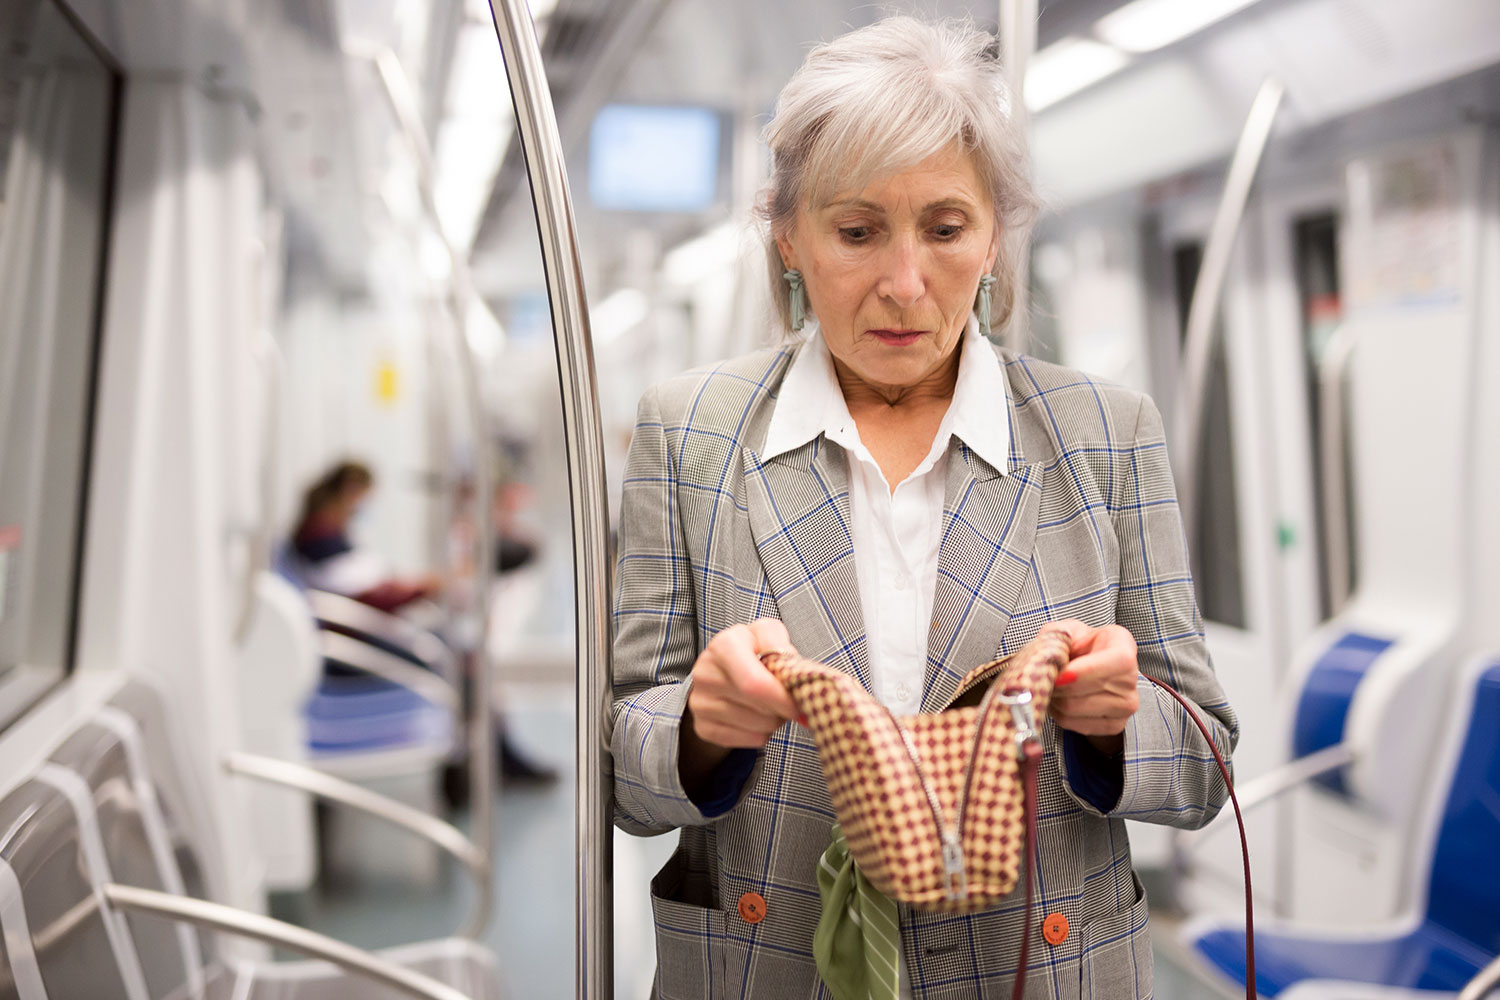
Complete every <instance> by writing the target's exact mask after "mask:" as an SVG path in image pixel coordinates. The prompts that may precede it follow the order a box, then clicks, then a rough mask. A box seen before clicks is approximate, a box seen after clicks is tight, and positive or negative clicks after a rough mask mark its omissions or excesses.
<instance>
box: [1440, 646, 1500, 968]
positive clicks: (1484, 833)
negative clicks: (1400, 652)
mask: <svg viewBox="0 0 1500 1000" xmlns="http://www.w3.org/2000/svg"><path fill="white" fill-rule="evenodd" d="M1439 824H1440V825H1439V827H1438V833H1437V843H1436V847H1435V848H1434V850H1433V856H1432V873H1431V876H1430V879H1429V883H1428V894H1427V915H1428V919H1430V920H1431V921H1433V922H1434V923H1436V924H1438V925H1440V926H1441V927H1443V928H1444V929H1445V930H1447V931H1449V932H1451V933H1453V934H1455V935H1457V936H1458V937H1460V938H1462V939H1463V940H1465V941H1468V942H1469V943H1471V944H1473V945H1475V946H1477V947H1478V948H1480V949H1481V950H1483V951H1484V952H1486V953H1487V954H1490V955H1496V954H1500V662H1496V663H1494V664H1493V665H1491V666H1489V667H1487V668H1486V669H1483V670H1482V671H1481V672H1480V673H1479V676H1478V680H1477V682H1475V686H1474V708H1473V713H1472V715H1471V716H1470V718H1469V719H1468V728H1467V732H1466V735H1465V736H1464V737H1463V743H1462V745H1461V747H1460V749H1459V753H1458V758H1457V761H1456V763H1455V765H1454V769H1453V780H1452V782H1451V784H1450V786H1449V790H1448V795H1447V798H1446V800H1445V802H1444V804H1443V812H1442V816H1441V818H1440V820H1439Z"/></svg>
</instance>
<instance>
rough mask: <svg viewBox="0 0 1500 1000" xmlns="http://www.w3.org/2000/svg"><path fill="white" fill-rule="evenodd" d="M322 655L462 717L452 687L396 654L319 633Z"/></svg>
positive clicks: (336, 636)
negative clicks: (394, 685)
mask: <svg viewBox="0 0 1500 1000" xmlns="http://www.w3.org/2000/svg"><path fill="white" fill-rule="evenodd" d="M318 651H319V652H320V653H321V654H322V655H323V657H324V658H325V659H329V660H337V661H338V662H339V663H343V664H347V665H348V666H351V667H353V668H355V669H356V670H361V671H363V672H365V673H367V674H370V675H371V676H372V677H379V678H380V679H381V680H385V681H390V682H391V683H392V684H399V685H400V686H401V687H404V688H408V689H410V690H411V691H414V692H416V693H417V694H419V695H421V696H422V697H423V698H426V699H427V700H428V701H430V702H432V703H433V704H434V705H437V706H438V707H440V708H442V709H444V710H445V711H447V712H448V713H449V714H450V715H453V716H454V717H455V718H456V717H457V716H458V714H459V709H460V705H459V697H458V692H457V691H456V690H454V688H453V686H452V685H451V684H449V683H448V682H447V681H445V680H443V679H442V678H441V677H439V676H438V675H437V674H434V673H432V672H430V671H427V670H423V669H422V668H421V667H419V666H417V665H416V664H415V663H411V662H408V661H407V660H405V659H403V658H401V657H399V656H397V655H396V654H394V653H387V652H386V651H385V650H383V649H377V648H375V647H374V646H371V645H370V644H369V643H367V642H362V641H360V640H359V639H351V638H350V637H349V636H347V635H339V634H338V633H337V632H329V631H326V630H325V631H322V632H319V633H318Z"/></svg>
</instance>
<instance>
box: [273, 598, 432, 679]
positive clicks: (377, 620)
mask: <svg viewBox="0 0 1500 1000" xmlns="http://www.w3.org/2000/svg"><path fill="white" fill-rule="evenodd" d="M303 593H304V595H305V596H306V597H307V603H308V605H309V606H310V607H311V608H312V613H313V617H314V618H316V619H317V620H318V624H319V625H322V626H324V627H325V628H332V629H333V630H334V631H340V630H348V631H349V632H355V633H359V635H367V636H370V637H372V638H376V639H380V640H383V641H385V642H389V643H392V644H394V645H397V646H400V647H401V648H402V649H404V650H406V651H407V652H409V653H411V655H413V656H415V657H416V658H417V659H419V660H421V661H422V662H423V663H425V664H427V665H428V666H429V667H430V668H431V669H432V671H433V673H435V674H437V675H438V676H440V677H442V678H444V679H445V680H447V681H449V682H450V683H455V682H457V680H458V664H457V663H456V658H455V657H454V655H453V650H452V649H451V648H450V647H449V646H448V644H447V643H445V642H443V640H441V639H439V638H438V637H437V636H436V635H434V634H433V633H431V632H429V631H428V630H427V629H425V628H422V627H421V626H420V625H414V624H412V623H411V622H409V621H407V620H406V619H405V618H402V617H401V616H399V615H393V614H390V613H388V612H385V611H381V610H380V609H378V608H372V607H370V605H368V604H364V603H362V602H360V601H356V600H354V598H352V597H345V596H344V595H342V594H335V593H331V592H330V591H326V590H314V589H308V590H306V591H303ZM359 635H356V636H355V638H358V637H359Z"/></svg>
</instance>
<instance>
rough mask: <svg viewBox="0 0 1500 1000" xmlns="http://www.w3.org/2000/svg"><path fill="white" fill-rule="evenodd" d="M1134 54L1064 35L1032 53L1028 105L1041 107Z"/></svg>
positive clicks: (1117, 67)
mask: <svg viewBox="0 0 1500 1000" xmlns="http://www.w3.org/2000/svg"><path fill="white" fill-rule="evenodd" d="M1128 62H1130V57H1129V56H1127V55H1126V54H1125V53H1123V52H1121V51H1120V50H1119V49H1116V48H1113V47H1111V46H1109V45H1104V44H1103V43H1101V42H1095V41H1091V40H1089V39H1087V38H1076V37H1070V38H1064V39H1062V40H1061V41H1057V42H1053V43H1052V44H1051V45H1049V46H1047V47H1046V48H1045V49H1042V50H1041V51H1040V52H1038V53H1037V54H1036V55H1034V56H1032V57H1031V64H1030V66H1028V67H1027V69H1026V106H1027V107H1028V108H1030V109H1031V110H1032V111H1034V112H1035V111H1040V110H1042V109H1043V108H1045V107H1047V106H1048V105H1051V104H1056V103H1057V102H1058V101H1060V100H1062V99H1063V98H1064V97H1067V96H1069V95H1071V94H1075V93H1077V92H1078V91H1080V90H1082V89H1083V88H1085V87H1087V86H1090V85H1091V84H1095V83H1098V82H1099V81H1100V80H1102V79H1104V78H1105V77H1107V76H1109V75H1110V74H1111V73H1115V72H1117V71H1119V70H1120V69H1121V68H1122V67H1124V66H1125V64H1126V63H1128Z"/></svg>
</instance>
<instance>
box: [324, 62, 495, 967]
mask: <svg viewBox="0 0 1500 1000" xmlns="http://www.w3.org/2000/svg"><path fill="white" fill-rule="evenodd" d="M352 54H355V55H364V56H365V58H367V59H369V60H370V63H371V65H372V66H373V67H374V69H375V73H376V76H377V77H378V78H379V80H380V84H381V87H382V89H383V90H384V93H385V97H386V100H387V101H388V102H389V104H390V107H391V112H392V114H394V115H395V116H396V124H397V125H398V126H399V128H400V130H401V134H402V137H403V138H404V139H405V140H406V143H407V146H408V147H409V149H410V150H411V153H412V156H413V157H414V158H415V159H416V163H417V178H418V182H417V189H418V193H419V194H420V196H421V198H422V207H423V210H424V211H425V212H426V213H427V216H428V221H429V222H430V224H431V225H432V228H433V230H434V231H435V232H436V233H437V236H438V239H439V240H441V241H442V244H443V247H444V249H445V250H446V251H447V253H448V261H449V281H450V285H449V292H450V296H451V300H450V307H451V309H452V311H453V325H452V328H451V329H452V331H453V334H454V340H455V344H454V354H455V355H456V356H457V358H458V363H459V372H460V378H461V381H462V383H463V396H464V400H463V402H464V410H465V413H466V415H467V416H468V418H469V424H470V433H471V434H472V435H473V441H474V455H473V459H474V499H473V509H472V513H471V516H472V517H473V518H474V533H475V549H476V552H475V571H474V603H475V605H476V606H477V608H478V629H477V632H478V634H477V636H476V638H475V640H474V647H475V655H474V676H473V684H472V686H471V691H470V700H469V726H468V730H469V732H468V735H469V802H470V809H469V814H470V825H471V829H472V830H473V840H474V843H475V844H476V845H477V846H478V848H479V849H480V850H481V851H483V852H484V854H485V856H486V857H493V856H494V853H495V800H496V798H497V793H496V789H495V762H494V758H495V735H494V718H493V712H494V706H493V698H492V696H491V689H492V687H493V675H494V666H495V665H494V657H493V656H492V655H491V653H490V648H489V632H490V614H489V611H490V593H491V588H490V572H491V569H492V568H493V567H494V565H495V525H494V521H493V514H492V512H491V508H490V505H491V497H492V496H493V494H494V489H495V472H494V467H493V459H492V457H491V454H490V449H489V444H490V441H489V435H488V433H487V424H486V421H485V415H484V401H483V399H482V398H481V395H480V381H479V362H478V360H477V359H476V358H475V356H474V350H473V348H472V347H470V346H469V338H468V336H467V334H466V332H465V326H466V323H467V319H466V314H467V310H468V307H469V304H470V302H471V301H472V300H473V298H474V294H475V293H474V286H473V283H472V281H471V280H470V274H469V259H468V257H467V256H466V254H465V253H464V252H463V251H461V250H459V248H458V247H457V246H455V245H454V243H453V241H452V240H451V239H450V238H449V237H448V233H447V231H446V230H445V229H444V228H443V221H442V216H441V215H440V213H439V212H438V208H437V163H436V159H435V157H434V155H433V149H432V142H431V140H430V139H429V137H428V135H427V129H426V126H425V125H424V124H423V122H422V113H421V109H420V107H419V105H418V101H417V97H416V92H415V90H414V89H413V87H412V85H411V80H410V78H408V77H407V75H406V71H405V70H404V69H403V68H402V66H401V60H400V59H398V58H397V57H396V53H395V52H394V51H392V50H391V49H390V48H389V47H386V48H380V49H376V50H374V51H371V52H365V53H359V52H355V53H352ZM480 894H481V899H480V902H479V904H478V909H477V910H476V913H477V914H478V918H477V921H476V922H475V923H473V924H471V926H470V927H469V928H468V929H467V932H466V936H468V937H470V938H472V939H475V940H477V939H478V938H479V937H480V935H482V934H483V933H484V929H485V927H486V926H488V924H489V919H490V909H491V904H492V903H493V897H494V886H493V884H492V883H491V882H490V881H489V880H486V881H485V883H484V884H483V885H482V886H481V887H480Z"/></svg>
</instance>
